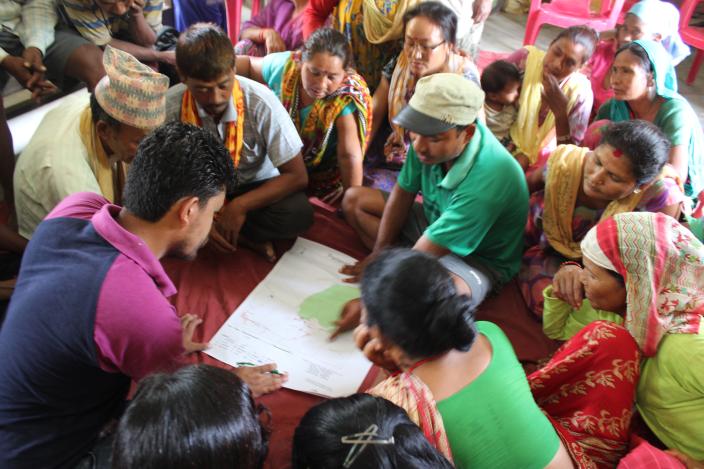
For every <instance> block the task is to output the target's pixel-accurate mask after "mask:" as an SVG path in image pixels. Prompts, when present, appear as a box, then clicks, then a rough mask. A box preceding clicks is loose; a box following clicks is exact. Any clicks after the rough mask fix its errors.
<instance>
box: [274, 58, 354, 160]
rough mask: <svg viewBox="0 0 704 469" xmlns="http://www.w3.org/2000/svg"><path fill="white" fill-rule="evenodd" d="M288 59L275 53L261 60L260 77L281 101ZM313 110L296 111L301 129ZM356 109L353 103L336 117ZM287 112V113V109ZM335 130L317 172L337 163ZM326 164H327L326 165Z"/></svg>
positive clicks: (304, 108)
mask: <svg viewBox="0 0 704 469" xmlns="http://www.w3.org/2000/svg"><path fill="white" fill-rule="evenodd" d="M289 57H291V52H290V51H288V52H275V53H273V54H269V55H267V56H266V57H264V59H263V60H262V77H263V78H264V81H265V82H266V84H267V86H268V87H269V89H271V91H273V92H274V94H275V95H276V96H278V97H279V99H281V82H282V81H283V78H284V68H285V67H286V62H287V61H288V59H289ZM312 108H313V105H312V104H309V105H308V106H304V107H302V108H301V109H300V110H299V111H298V117H299V118H300V120H301V128H303V126H304V125H305V122H306V119H308V115H309V114H310V111H311V109H312ZM356 110H357V108H356V107H355V105H354V103H352V102H351V103H349V104H348V105H347V106H345V108H344V109H343V110H342V111H340V114H339V115H338V116H337V117H342V116H347V115H349V114H353V113H354V112H355V111H356ZM287 111H289V110H288V109H287ZM336 158H337V128H335V127H333V130H332V133H331V134H330V138H329V139H328V145H327V147H325V155H323V160H322V161H323V163H321V165H323V166H321V167H319V168H318V170H322V169H327V167H328V166H336V164H337V163H336V161H337V159H336ZM326 163H328V164H326Z"/></svg>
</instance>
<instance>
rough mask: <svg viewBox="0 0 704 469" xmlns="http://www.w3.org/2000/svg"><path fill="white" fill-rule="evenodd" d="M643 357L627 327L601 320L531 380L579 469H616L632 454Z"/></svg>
mask: <svg viewBox="0 0 704 469" xmlns="http://www.w3.org/2000/svg"><path fill="white" fill-rule="evenodd" d="M639 359H640V354H639V351H638V346H637V344H636V342H635V341H634V340H633V337H632V336H631V335H630V334H629V333H628V331H627V330H626V329H624V328H623V327H621V326H618V325H616V324H614V323H611V322H607V321H596V322H594V323H591V324H590V325H588V326H586V327H585V328H584V329H582V330H581V331H580V332H579V333H578V334H577V335H576V336H574V337H573V338H572V339H570V340H569V341H568V342H566V343H565V344H564V345H562V347H561V348H560V349H559V350H558V351H557V352H556V353H555V355H554V356H553V357H552V359H551V360H550V361H549V362H548V364H547V365H545V366H544V367H543V368H541V369H540V370H538V371H536V372H534V373H532V374H530V375H529V376H528V383H529V384H530V388H531V391H532V392H533V396H534V397H535V401H536V402H537V403H538V405H539V406H540V407H541V408H542V409H543V411H544V412H545V414H546V415H547V416H548V418H550V420H551V421H552V423H553V425H554V426H555V429H556V430H557V432H558V434H559V435H560V438H561V439H562V442H563V443H564V445H565V447H566V448H567V450H568V451H569V453H570V455H571V456H572V459H573V461H574V462H575V463H576V465H577V467H579V468H581V469H582V468H583V469H586V468H590V469H591V468H607V467H608V468H613V467H615V466H616V464H617V462H618V460H619V459H620V458H621V457H623V456H624V455H625V454H626V452H627V450H628V443H629V439H630V435H629V428H630V423H631V417H632V415H633V407H634V401H635V391H636V385H637V383H638V376H639Z"/></svg>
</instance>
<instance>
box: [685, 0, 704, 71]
mask: <svg viewBox="0 0 704 469" xmlns="http://www.w3.org/2000/svg"><path fill="white" fill-rule="evenodd" d="M702 1H703V0H684V2H682V6H681V7H680V36H682V40H683V41H684V42H686V43H687V44H689V45H690V46H692V47H694V48H696V49H697V55H695V56H694V61H693V62H692V68H690V69H689V74H688V75H687V84H688V85H691V84H692V83H694V79H695V78H697V72H699V67H701V65H702V62H703V61H704V28H697V27H694V26H690V25H689V21H690V20H691V19H692V15H693V14H694V12H695V11H696V9H697V5H698V4H699V3H701V2H702Z"/></svg>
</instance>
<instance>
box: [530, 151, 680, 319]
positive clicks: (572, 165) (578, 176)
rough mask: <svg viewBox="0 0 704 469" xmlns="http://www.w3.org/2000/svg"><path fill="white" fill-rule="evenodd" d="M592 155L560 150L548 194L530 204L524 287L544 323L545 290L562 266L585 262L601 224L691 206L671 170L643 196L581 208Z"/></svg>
mask: <svg viewBox="0 0 704 469" xmlns="http://www.w3.org/2000/svg"><path fill="white" fill-rule="evenodd" d="M586 154H587V150H586V149H585V148H579V147H576V146H574V145H561V146H559V147H558V148H557V149H556V150H555V152H553V153H552V155H551V156H550V160H549V162H548V164H549V166H548V168H549V169H548V172H547V177H546V184H545V190H544V191H539V192H535V193H533V194H532V195H531V198H530V213H529V215H528V223H527V225H526V245H527V246H528V248H527V250H526V251H525V253H524V254H523V259H522V265H521V270H520V272H519V274H518V284H519V286H520V289H521V294H522V295H523V298H524V300H525V301H526V304H527V305H528V308H529V309H530V310H531V311H532V312H533V314H535V315H536V316H538V317H542V315H543V290H544V289H545V287H547V286H548V285H550V284H551V283H552V278H553V276H554V275H555V273H556V272H557V270H558V269H559V268H560V264H561V263H562V262H565V261H567V260H570V259H572V260H579V259H581V257H582V253H581V250H580V246H579V242H580V241H581V240H582V239H583V238H584V236H586V234H587V232H588V231H589V230H590V229H591V228H592V227H593V226H595V225H596V224H597V223H599V221H600V220H602V219H606V218H608V217H609V216H610V215H613V214H615V213H622V212H629V211H634V210H635V211H647V212H656V211H659V210H662V209H663V208H665V207H668V206H670V205H674V204H677V203H683V202H684V201H685V196H684V193H683V192H682V189H681V186H680V181H679V178H677V175H676V174H675V172H674V170H673V169H672V168H671V167H670V166H669V165H666V166H665V168H664V169H663V172H662V174H661V175H660V176H659V177H658V179H657V180H656V181H655V182H654V183H653V184H652V185H651V186H650V187H649V188H648V189H647V190H645V191H644V192H641V193H640V194H633V195H631V196H628V197H626V198H625V199H622V200H619V201H614V202H612V203H611V204H609V205H608V206H607V207H606V209H602V210H600V209H592V208H589V207H584V206H580V205H578V204H577V193H578V192H579V188H580V185H581V184H582V172H583V170H582V168H583V166H584V159H585V158H586Z"/></svg>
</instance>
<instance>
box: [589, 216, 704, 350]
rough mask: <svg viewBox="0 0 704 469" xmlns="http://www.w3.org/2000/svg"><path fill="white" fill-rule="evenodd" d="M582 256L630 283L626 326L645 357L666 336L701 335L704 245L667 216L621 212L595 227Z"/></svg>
mask: <svg viewBox="0 0 704 469" xmlns="http://www.w3.org/2000/svg"><path fill="white" fill-rule="evenodd" d="M582 254H583V255H584V257H586V258H588V259H589V260H591V261H593V262H594V263H595V264H597V265H599V266H600V267H603V268H605V269H608V270H612V271H615V272H617V273H618V274H620V275H621V276H622V277H623V278H624V280H625V283H626V319H625V322H624V326H625V327H626V329H628V331H629V332H630V333H631V335H633V337H634V338H635V339H636V342H637V343H638V345H639V346H640V348H641V351H642V352H643V354H644V355H645V356H653V355H655V353H656V352H657V349H658V345H659V344H660V340H661V339H662V338H663V336H664V335H665V334H696V333H698V332H699V326H700V323H701V322H702V315H704V245H702V243H701V242H700V241H699V240H697V239H696V238H695V237H694V235H693V234H692V233H691V232H690V231H689V230H688V229H686V228H685V227H683V226H682V225H680V224H679V223H677V221H676V220H675V219H674V218H672V217H669V216H667V215H665V214H662V213H649V212H642V213H641V212H639V213H621V214H618V215H614V216H613V217H612V218H609V219H607V220H605V221H602V222H601V223H599V224H598V225H597V226H595V227H594V228H592V229H591V230H590V231H589V232H588V233H587V235H586V236H585V238H584V240H583V241H582Z"/></svg>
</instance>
